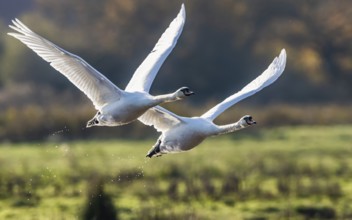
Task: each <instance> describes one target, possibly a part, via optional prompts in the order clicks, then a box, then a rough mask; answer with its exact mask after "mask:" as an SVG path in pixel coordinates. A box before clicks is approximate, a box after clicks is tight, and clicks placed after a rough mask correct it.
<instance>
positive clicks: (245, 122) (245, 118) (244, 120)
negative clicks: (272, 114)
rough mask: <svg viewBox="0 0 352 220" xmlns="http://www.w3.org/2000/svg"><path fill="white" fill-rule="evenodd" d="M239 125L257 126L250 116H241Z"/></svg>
mask: <svg viewBox="0 0 352 220" xmlns="http://www.w3.org/2000/svg"><path fill="white" fill-rule="evenodd" d="M240 121H241V124H242V125H244V126H250V125H255V124H257V122H256V121H254V120H253V117H252V116H250V115H245V116H243V117H242V118H241V119H240Z"/></svg>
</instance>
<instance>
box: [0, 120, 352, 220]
mask: <svg viewBox="0 0 352 220" xmlns="http://www.w3.org/2000/svg"><path fill="white" fill-rule="evenodd" d="M153 144H154V140H150V141H127V140H113V141H75V142H67V143H62V142H57V143H53V142H44V143H31V144H26V143H22V144H6V143H2V144H1V145H0V151H1V154H0V166H1V169H0V219H23V220H26V219H39V220H40V219H81V218H82V215H83V214H82V213H84V212H85V210H87V207H88V210H89V209H90V210H94V207H95V206H94V204H95V202H96V201H98V202H99V201H105V202H106V201H108V202H109V201H110V202H112V204H113V207H114V208H115V210H116V212H117V214H116V216H118V217H119V219H136V220H137V219H247V220H249V219H252V220H254V219H292V218H294V219H309V218H315V219H324V218H325V219H329V218H330V219H333V218H340V219H349V218H352V181H351V178H352V126H332V127H314V126H310V127H283V128H275V129H270V130H266V129H264V128H260V127H258V128H256V129H251V130H250V129H248V130H247V131H241V132H238V133H235V134H233V135H226V136H221V137H214V138H210V139H208V140H206V141H205V142H204V143H202V144H201V145H200V146H198V147H197V148H195V149H194V150H192V151H189V152H187V153H182V154H173V155H165V156H162V157H160V158H153V159H149V158H145V154H146V152H147V151H148V150H149V148H150V147H151V146H152V145H153ZM102 185H103V190H102V189H101V188H100V189H99V186H102ZM99 199H100V200H99ZM89 204H91V205H89ZM110 208H111V207H110Z"/></svg>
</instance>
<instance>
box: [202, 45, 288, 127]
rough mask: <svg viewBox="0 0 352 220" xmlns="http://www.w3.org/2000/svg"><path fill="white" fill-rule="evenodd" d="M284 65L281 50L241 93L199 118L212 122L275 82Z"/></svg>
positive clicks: (283, 50)
mask: <svg viewBox="0 0 352 220" xmlns="http://www.w3.org/2000/svg"><path fill="white" fill-rule="evenodd" d="M285 65H286V51H285V49H282V50H281V53H280V55H279V57H275V59H274V61H273V62H272V63H271V64H270V65H269V67H268V68H267V69H266V70H265V71H264V72H263V73H262V74H261V75H260V76H258V77H257V78H256V79H255V80H253V81H252V82H251V83H249V84H248V85H247V86H245V87H244V88H243V89H242V90H241V91H239V92H237V93H235V94H233V95H232V96H230V97H228V98H227V99H225V100H224V101H223V102H221V103H219V104H217V105H216V106H214V107H213V108H211V109H210V110H209V111H207V112H206V113H204V114H203V115H202V116H201V117H203V118H207V119H209V120H214V119H215V118H216V117H218V116H219V115H220V114H221V113H222V112H224V111H225V110H226V109H228V108H230V107H231V106H232V105H234V104H236V103H237V102H239V101H241V100H242V99H244V98H247V97H248V96H251V95H253V94H254V93H256V92H259V91H260V90H262V89H263V88H264V87H266V86H268V85H270V84H271V83H273V82H275V80H277V78H279V76H280V75H281V74H282V72H283V71H284V69H285Z"/></svg>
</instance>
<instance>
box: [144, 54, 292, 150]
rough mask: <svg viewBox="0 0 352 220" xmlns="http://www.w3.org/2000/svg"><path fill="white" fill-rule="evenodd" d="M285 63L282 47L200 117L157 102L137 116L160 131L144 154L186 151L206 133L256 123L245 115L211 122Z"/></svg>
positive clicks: (274, 75) (269, 80)
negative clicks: (221, 122) (258, 72)
mask: <svg viewBox="0 0 352 220" xmlns="http://www.w3.org/2000/svg"><path fill="white" fill-rule="evenodd" d="M285 65H286V51H285V49H283V50H282V51H281V53H280V55H279V57H276V58H275V59H274V61H273V62H272V63H271V64H270V65H269V67H268V68H267V69H266V70H265V71H264V72H263V73H262V74H261V75H260V76H258V77H257V78H256V79H255V80H253V81H252V82H251V83H249V84H248V85H247V86H245V87H244V88H243V89H242V90H241V91H239V92H237V93H235V94H233V95H232V96H230V97H228V98H227V99H225V100H224V101H223V102H221V103H219V104H218V105H216V106H214V107H213V108H211V109H210V110H209V111H207V112H206V113H204V114H203V115H202V116H200V117H192V118H188V117H181V116H178V115H176V114H174V113H172V112H170V111H168V110H166V109H164V108H162V107H160V106H156V107H153V108H151V109H149V110H148V111H147V112H146V113H145V114H143V115H142V116H141V117H140V118H139V120H140V121H141V122H142V123H144V124H146V125H153V126H154V127H155V129H156V130H157V131H159V132H162V134H161V136H160V137H159V139H158V141H157V143H156V144H155V145H154V146H153V147H152V149H151V150H150V151H149V152H148V154H147V157H153V156H161V155H162V154H167V153H177V152H182V151H187V150H190V149H192V148H194V147H195V146H197V145H198V144H200V143H201V142H202V141H203V140H204V139H205V138H207V137H209V136H214V135H220V134H226V133H230V132H234V131H237V130H240V129H243V128H245V127H247V126H250V125H253V124H256V122H255V121H253V119H252V116H249V115H246V116H244V117H242V118H241V119H240V120H239V121H238V122H236V123H233V124H228V125H221V126H218V125H216V124H214V123H213V120H214V119H215V118H216V117H218V116H219V115H220V114H221V113H222V112H224V111H225V110H226V109H228V108H229V107H231V106H232V105H234V104H236V103H237V102H239V101H241V100H242V99H244V98H246V97H248V96H251V95H253V94H254V93H256V92H258V91H260V90H261V89H263V88H264V87H266V86H268V85H270V84H271V83H273V82H274V81H275V80H276V79H277V78H278V77H279V76H280V75H281V74H282V72H283V71H284V69H285Z"/></svg>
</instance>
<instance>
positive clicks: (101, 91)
mask: <svg viewBox="0 0 352 220" xmlns="http://www.w3.org/2000/svg"><path fill="white" fill-rule="evenodd" d="M185 18H186V12H185V8H184V5H183V4H182V6H181V9H180V12H179V13H178V15H177V17H176V18H175V19H174V20H173V21H172V22H171V23H170V26H169V27H168V28H167V29H166V31H165V32H164V33H163V35H162V36H161V38H160V39H159V41H158V42H157V44H156V45H155V47H154V48H153V50H152V51H151V52H150V54H149V55H148V56H147V58H146V59H145V60H144V61H143V63H142V64H141V65H140V66H139V67H138V69H137V70H136V71H135V73H134V75H133V77H132V79H131V80H130V82H129V83H128V85H127V87H126V89H125V90H122V89H120V88H118V87H117V86H116V85H114V84H113V83H112V82H111V81H109V80H108V79H107V78H106V77H105V76H104V75H102V74H101V73H100V72H98V71H97V70H95V69H94V68H93V67H92V66H90V65H89V64H88V63H87V62H85V61H84V60H83V59H81V58H80V57H78V56H76V55H74V54H72V53H69V52H67V51H65V50H63V49H61V48H60V47H58V46H56V45H55V44H53V43H51V42H50V41H48V40H46V39H45V38H43V37H41V36H39V35H38V34H36V33H34V32H33V31H32V30H30V29H29V28H28V27H27V26H25V25H24V24H23V23H22V22H21V21H19V20H18V19H15V20H14V21H12V22H13V25H14V26H12V25H10V28H12V29H13V30H15V31H17V32H18V33H8V34H9V35H11V36H13V37H15V38H17V39H18V40H20V41H21V42H22V43H24V44H25V45H27V46H28V47H29V48H30V49H32V50H33V51H34V52H36V53H37V54H38V55H39V56H40V57H42V58H43V59H44V60H46V61H47V62H49V63H50V65H51V66H52V67H54V68H55V69H56V70H58V71H59V72H60V73H62V74H63V75H64V76H65V77H67V78H68V79H69V80H70V81H71V82H72V83H73V84H74V85H75V86H76V87H78V88H79V89H80V90H81V91H82V92H84V93H85V94H86V95H87V96H88V98H89V99H90V100H91V101H92V102H93V104H94V106H95V108H96V110H98V112H97V114H96V115H95V116H94V118H93V119H91V120H90V121H88V123H87V127H91V126H118V125H123V124H127V123H130V122H132V121H134V120H136V119H137V118H138V117H139V116H141V115H142V114H143V113H144V112H145V111H147V110H148V109H149V108H151V107H153V106H156V105H158V104H160V103H163V102H171V101H176V100H179V99H182V98H184V97H185V96H189V95H192V94H193V92H192V91H190V90H189V89H188V88H187V87H182V88H180V89H178V90H177V91H176V92H174V93H170V94H166V95H158V96H152V95H150V94H149V89H150V87H151V85H152V83H153V80H154V78H155V76H156V74H157V73H158V71H159V69H160V67H161V65H162V64H163V62H164V61H165V59H166V57H167V56H168V55H169V54H170V52H171V51H172V49H173V48H174V47H175V45H176V42H177V39H178V38H179V36H180V35H181V32H182V29H183V26H184V23H185Z"/></svg>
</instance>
